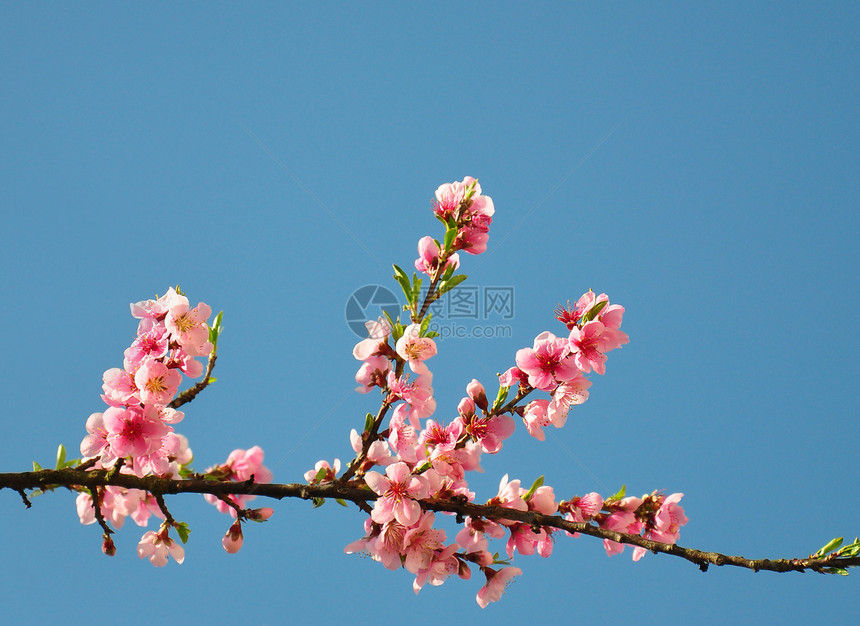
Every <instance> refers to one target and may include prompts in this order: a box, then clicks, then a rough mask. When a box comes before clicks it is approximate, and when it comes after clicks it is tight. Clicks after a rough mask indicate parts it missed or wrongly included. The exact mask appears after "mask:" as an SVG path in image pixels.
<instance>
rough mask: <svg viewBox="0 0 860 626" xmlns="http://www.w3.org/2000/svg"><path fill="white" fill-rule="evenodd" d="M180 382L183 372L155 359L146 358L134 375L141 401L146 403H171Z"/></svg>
mask: <svg viewBox="0 0 860 626" xmlns="http://www.w3.org/2000/svg"><path fill="white" fill-rule="evenodd" d="M180 382H182V374H180V373H179V372H177V371H176V370H172V369H168V368H167V366H166V365H164V363H161V362H160V361H156V360H155V359H146V360H144V361H143V362H142V363H141V366H140V369H138V370H137V373H135V375H134V384H135V385H136V386H137V388H138V389H139V390H140V401H141V402H142V403H144V404H160V405H162V406H163V405H165V404H169V403H170V401H171V400H173V396H175V395H176V390H177V389H178V388H179V383H180Z"/></svg>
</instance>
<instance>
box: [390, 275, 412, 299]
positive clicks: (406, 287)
mask: <svg viewBox="0 0 860 626" xmlns="http://www.w3.org/2000/svg"><path fill="white" fill-rule="evenodd" d="M394 278H395V279H396V280H397V282H398V283H399V284H400V288H401V289H402V290H403V295H405V296H406V300H408V301H409V304H410V305H411V304H412V302H413V299H412V297H411V296H412V285H411V284H410V283H409V277H408V276H407V275H406V272H404V271H403V270H402V269H401V268H399V267H398V266H396V265H395V266H394Z"/></svg>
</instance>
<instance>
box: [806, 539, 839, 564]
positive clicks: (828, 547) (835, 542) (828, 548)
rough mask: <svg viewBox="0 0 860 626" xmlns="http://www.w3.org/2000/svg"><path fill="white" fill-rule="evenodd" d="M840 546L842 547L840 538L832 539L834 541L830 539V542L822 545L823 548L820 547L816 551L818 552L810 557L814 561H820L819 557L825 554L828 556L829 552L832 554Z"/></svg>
mask: <svg viewBox="0 0 860 626" xmlns="http://www.w3.org/2000/svg"><path fill="white" fill-rule="evenodd" d="M841 545H842V537H836V538H834V539H831V540H830V541H828V542H827V543H826V544H824V546H823V547H821V548H820V549H819V550H818V552H816V553H815V554H813V555H812V557H813V558H815V559H820V558H821V557H823V556H824V555H825V554H830V553H831V552H833V551H834V550H836V549H837V548H838V547H839V546H841Z"/></svg>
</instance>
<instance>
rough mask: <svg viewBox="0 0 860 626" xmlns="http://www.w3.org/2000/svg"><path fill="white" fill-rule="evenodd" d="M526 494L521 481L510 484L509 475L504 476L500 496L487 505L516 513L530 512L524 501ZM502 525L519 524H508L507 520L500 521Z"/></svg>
mask: <svg viewBox="0 0 860 626" xmlns="http://www.w3.org/2000/svg"><path fill="white" fill-rule="evenodd" d="M523 493H524V491H523V489H522V488H521V487H520V481H519V479H516V480H512V481H510V482H508V475H507V474H505V475H504V476H502V480H501V482H500V483H499V495H497V496H496V497H494V498H491V499H490V500H489V501H488V502H487V504H491V505H496V506H503V507H505V508H507V509H513V510H515V511H528V510H529V505H528V504H527V503H526V501H525V500H523V496H522V494H523ZM499 521H500V523H502V524H504V525H505V526H511V525H513V524H516V523H517V522H513V521H510V522H507V521H505V520H499Z"/></svg>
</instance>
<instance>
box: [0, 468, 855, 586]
mask: <svg viewBox="0 0 860 626" xmlns="http://www.w3.org/2000/svg"><path fill="white" fill-rule="evenodd" d="M107 485H113V486H117V487H125V488H127V489H142V490H144V491H148V492H150V493H154V494H158V495H161V494H178V493H201V494H207V493H208V494H212V495H215V496H218V497H221V496H226V495H228V494H237V495H256V496H263V497H267V498H275V499H278V500H280V499H283V498H302V499H304V500H310V499H313V498H339V499H341V500H350V501H351V502H355V503H356V504H358V505H359V507H360V508H362V509H363V510H365V511H366V510H367V508H368V505H367V503H368V502H371V501H373V500H376V498H377V497H378V496H377V495H376V493H374V492H373V491H371V490H370V489H368V488H367V487H366V486H365V485H364V483H363V482H361V481H352V482H348V483H340V482H332V483H326V484H323V485H303V484H277V483H254V482H252V481H246V482H240V483H237V482H225V481H213V480H205V479H201V478H191V479H185V480H173V479H169V478H159V477H156V476H144V477H139V476H134V475H132V474H113V475H111V474H110V473H109V472H108V471H105V470H90V471H83V470H80V469H77V468H74V469H72V468H67V469H62V470H40V471H38V472H20V473H9V474H0V489H4V488H5V489H11V490H13V491H17V492H18V493H19V494H20V493H23V492H24V490H25V489H41V490H43V491H45V490H51V489H54V488H56V487H66V488H70V489H71V488H86V489H88V490H94V489H95V488H96V487H104V486H107ZM419 502H420V504H421V506H422V507H423V508H424V509H425V510H428V511H439V512H446V513H455V514H457V515H458V516H471V517H474V518H486V519H493V520H509V521H517V522H524V523H526V524H530V525H533V526H543V527H545V528H555V529H558V530H564V531H567V532H570V533H582V534H584V535H590V536H592V537H597V538H600V539H608V540H610V541H616V542H618V543H624V544H629V545H633V546H640V547H642V548H645V549H646V550H649V551H651V552H653V553H655V554H656V553H663V554H669V555H671V556H677V557H681V558H682V559H685V560H687V561H690V562H691V563H695V564H697V565H698V566H699V569H701V570H702V571H707V569H708V566H709V565H719V566H722V565H732V566H735V567H742V568H746V569H751V570H753V571H755V572H758V571H760V570H765V571H772V572H791V571H794V572H805V571H806V570H811V571H816V572H822V571H825V570H828V569H829V568H832V567H841V568H845V567H851V566H860V557H835V556H833V555H830V556H824V557H821V558H812V557H807V558H802V559H748V558H745V557H742V556H729V555H726V554H720V553H719V552H704V551H702V550H695V549H692V548H684V547H681V546H679V545H673V544H668V543H661V542H659V541H652V540H650V539H646V538H644V537H641V536H639V535H628V534H626V533H620V532H616V531H613V530H607V529H605V528H600V527H598V526H595V525H593V524H590V523H587V522H570V521H567V520H565V519H564V518H562V517H560V516H558V515H543V514H541V513H536V512H532V511H517V510H514V509H508V508H505V507H500V506H492V505H481V504H474V503H471V502H465V501H462V500H457V499H454V500H421V501H419Z"/></svg>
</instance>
